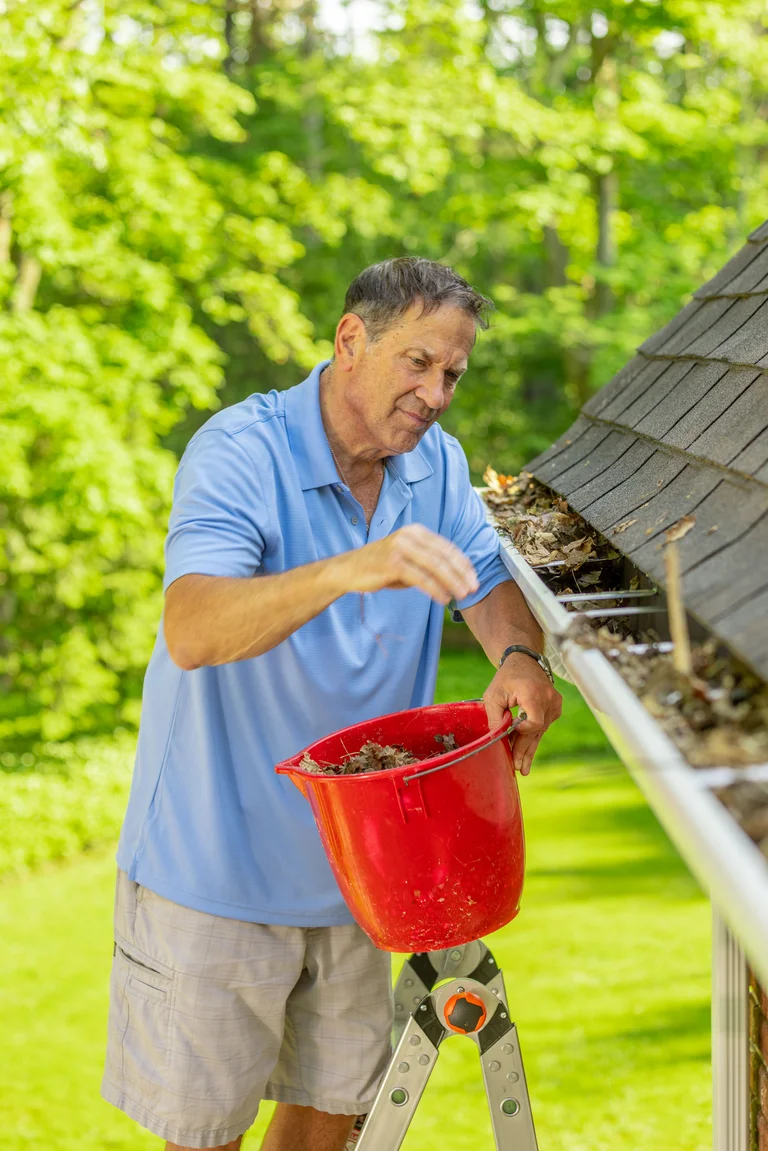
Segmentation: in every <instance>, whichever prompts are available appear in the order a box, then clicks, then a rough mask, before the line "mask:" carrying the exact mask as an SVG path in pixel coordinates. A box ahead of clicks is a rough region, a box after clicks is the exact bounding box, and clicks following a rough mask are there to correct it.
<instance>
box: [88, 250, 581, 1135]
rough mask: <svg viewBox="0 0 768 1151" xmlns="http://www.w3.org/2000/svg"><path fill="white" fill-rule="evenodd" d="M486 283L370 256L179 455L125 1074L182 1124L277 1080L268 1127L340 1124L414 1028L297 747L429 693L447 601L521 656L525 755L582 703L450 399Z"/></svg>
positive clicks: (122, 853)
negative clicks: (349, 893)
mask: <svg viewBox="0 0 768 1151" xmlns="http://www.w3.org/2000/svg"><path fill="white" fill-rule="evenodd" d="M487 305H488V301H487V300H485V299H484V298H483V297H482V296H480V295H479V294H478V293H477V292H475V291H473V289H472V288H470V286H469V285H468V284H467V283H466V282H465V281H464V280H463V279H462V278H461V277H460V276H458V275H456V274H455V273H454V272H452V271H451V270H450V269H449V268H445V267H443V266H442V265H440V264H435V263H432V262H430V261H428V260H418V259H399V260H389V261H386V262H385V263H383V264H377V265H375V266H374V267H371V268H368V269H366V270H365V271H364V272H363V273H361V275H360V276H359V277H358V278H357V279H356V280H355V281H354V283H353V284H352V285H351V287H350V289H349V292H348V293H347V298H346V301H345V310H344V315H343V316H342V318H341V320H340V321H339V324H338V327H337V330H336V338H335V344H334V358H333V360H332V361H331V362H329V363H323V364H319V365H318V366H317V367H316V368H315V369H314V371H313V372H312V373H311V374H310V376H309V378H308V379H307V380H305V381H304V382H303V383H302V384H299V385H298V386H297V387H295V388H291V389H289V390H288V391H287V392H282V393H279V394H278V393H276V392H270V393H269V394H268V395H260V394H256V395H253V396H251V397H250V398H249V399H247V400H245V401H244V402H243V403H241V404H236V405H235V406H234V407H231V408H229V409H227V410H226V411H223V412H221V413H219V414H218V415H216V416H214V417H213V418H212V419H211V420H209V421H208V423H207V424H206V425H205V426H204V427H203V428H202V429H201V430H200V431H199V432H198V433H197V434H196V435H195V436H194V437H193V439H192V440H191V442H190V444H189V447H188V448H187V451H186V452H185V455H184V458H183V459H182V462H181V465H180V468H179V472H178V475H177V479H176V486H175V491H174V503H173V512H172V515H171V522H170V528H169V533H168V543H167V553H166V560H167V564H166V577H165V587H166V600H165V612H164V617H163V626H162V627H161V629H160V633H159V635H158V639H157V645H156V647H155V651H154V653H153V656H152V660H151V662H150V665H149V669H148V671H147V678H146V683H145V692H144V705H143V713H142V722H141V732H140V736H139V748H138V755H137V761H136V769H135V773H134V780H133V786H132V790H131V797H130V801H129V805H128V812H127V815H126V819H125V823H124V826H123V832H122V836H121V841H120V846H119V849H118V865H119V872H118V885H117V900H116V912H115V941H116V946H115V960H114V966H113V974H112V998H111V1010H110V1033H109V1045H108V1052H107V1066H106V1071H105V1077H104V1085H103V1092H104V1095H105V1097H106V1098H107V1099H108V1100H110V1101H111V1102H112V1103H114V1104H115V1105H116V1106H118V1107H120V1108H122V1109H123V1110H124V1111H125V1112H126V1113H127V1114H129V1115H131V1116H132V1117H133V1118H134V1119H136V1120H137V1121H138V1122H139V1123H141V1124H143V1125H144V1126H145V1127H147V1128H149V1130H151V1131H153V1132H155V1133H156V1134H157V1135H159V1136H161V1137H163V1138H164V1139H166V1140H167V1147H168V1148H201V1147H214V1148H223V1147H228V1148H237V1147H239V1145H240V1141H241V1139H242V1135H243V1133H244V1132H245V1131H246V1130H247V1129H248V1127H249V1126H250V1125H251V1124H252V1122H253V1120H254V1118H255V1116H256V1113H257V1110H258V1107H259V1102H260V1100H261V1099H273V1100H277V1102H278V1107H277V1110H276V1112H275V1116H274V1118H273V1120H272V1123H271V1125H270V1128H269V1131H268V1133H267V1135H266V1138H265V1141H264V1143H263V1148H265V1149H266V1151H297V1149H301V1151H338V1149H340V1148H342V1147H343V1146H344V1142H345V1140H346V1138H347V1136H348V1134H349V1131H350V1128H351V1125H352V1122H353V1117H354V1115H356V1114H357V1113H360V1112H364V1111H365V1110H366V1109H367V1108H368V1107H369V1106H370V1104H371V1102H372V1100H373V1097H374V1094H375V1091H376V1087H377V1083H378V1080H379V1079H380V1077H381V1074H382V1071H383V1069H384V1066H385V1064H386V1061H387V1058H388V1055H389V1032H390V1023H391V991H390V973H389V957H388V955H385V954H383V953H381V952H379V951H377V950H376V949H375V948H374V947H373V945H372V944H371V943H370V941H369V940H368V939H367V937H366V936H365V935H364V934H363V932H362V931H361V930H360V928H358V927H357V925H356V924H355V923H354V922H353V920H352V917H351V915H350V914H349V911H348V910H347V908H346V906H345V904H344V902H343V900H342V898H341V895H340V893H339V890H338V887H337V886H336V883H335V881H334V879H333V876H332V874H331V872H330V869H329V866H328V863H327V861H326V859H325V856H324V854H323V850H322V847H321V845H320V841H319V838H318V835H317V832H316V829H315V826H314V823H313V820H312V816H311V813H310V811H309V806H308V804H307V803H306V801H305V800H304V799H303V798H302V797H301V795H300V794H299V792H298V791H297V790H296V789H295V788H294V787H293V785H292V784H291V783H289V782H288V781H287V780H286V779H284V778H281V777H277V776H276V775H275V774H274V772H273V766H274V764H275V763H276V762H278V761H280V760H282V759H285V758H287V757H288V756H290V755H293V754H294V753H295V752H296V751H298V750H299V749H300V748H302V747H303V746H305V745H307V744H308V743H311V742H312V741H314V740H316V739H318V738H320V737H321V736H323V735H325V734H328V733H329V732H331V731H334V730H337V729H339V728H342V727H346V726H348V725H350V724H353V723H357V722H359V721H361V720H363V719H366V718H368V717H370V716H375V715H382V714H385V713H387V712H392V711H398V710H401V709H404V708H408V707H417V706H420V705H423V704H426V703H429V702H431V700H432V698H433V690H434V684H435V677H436V672H437V660H438V653H439V646H440V635H441V630H442V623H443V611H444V606H445V605H446V604H447V603H448V602H449V601H453V603H454V604H455V606H456V608H457V609H458V610H460V611H461V613H462V614H463V616H464V618H465V619H466V621H467V623H468V624H469V626H470V628H471V629H472V631H473V632H474V633H475V635H476V636H477V637H478V639H479V640H480V642H481V643H482V645H483V647H484V649H485V651H486V653H487V654H488V657H489V658H490V660H491V661H492V662H493V663H494V665H497V666H498V664H499V661H500V660H501V661H502V665H501V667H500V668H499V670H497V671H496V673H495V675H494V676H493V678H492V680H491V682H490V685H489V687H488V689H487V691H486V693H485V697H484V698H485V703H486V708H487V711H488V718H489V723H490V724H491V726H498V725H499V724H500V723H501V720H502V716H503V713H504V711H505V709H507V708H508V707H511V706H514V705H515V704H519V705H521V706H522V707H523V708H524V709H525V711H526V712H527V713H528V717H529V718H528V721H527V722H526V723H525V724H524V725H522V726H521V728H520V729H519V730H520V734H519V736H518V738H517V740H516V743H515V747H514V755H515V759H516V763H517V766H518V767H519V768H520V769H521V770H522V771H523V772H527V771H528V770H529V768H530V763H531V759H532V757H533V753H534V750H535V748H536V745H537V743H538V740H539V738H540V736H541V734H542V732H543V731H544V730H545V729H546V727H547V726H548V725H549V724H550V723H551V722H552V721H553V720H554V719H556V718H557V716H558V715H559V714H560V697H559V695H558V693H557V692H556V691H555V689H554V687H553V686H552V683H551V681H550V679H549V677H548V675H547V673H546V671H545V670H544V669H543V667H542V665H541V664H540V662H539V652H540V646H541V633H540V631H539V628H538V627H537V625H536V623H535V621H534V620H533V619H532V617H531V615H530V613H529V611H528V609H527V607H526V605H525V602H524V600H523V598H522V596H521V594H520V592H519V591H518V589H517V587H516V585H515V584H514V583H513V582H511V581H510V578H509V576H508V574H507V571H506V569H505V568H504V565H503V564H502V562H501V559H500V557H499V546H498V540H497V538H496V536H495V534H494V532H493V531H492V530H491V529H490V528H489V527H488V525H487V524H486V522H485V518H484V515H483V511H482V507H481V505H480V501H479V500H478V498H477V496H476V495H475V493H474V492H473V491H472V487H471V485H470V480H469V472H468V468H467V464H466V460H465V458H464V454H463V452H462V450H461V448H460V446H459V444H458V443H457V442H456V440H454V439H452V438H451V437H450V436H447V435H445V434H444V433H443V432H442V430H441V429H440V427H439V426H438V425H437V420H438V418H439V417H440V416H441V415H442V414H443V412H444V411H445V410H446V409H447V407H448V405H449V404H450V403H451V400H452V399H453V396H454V393H455V389H456V386H457V384H458V381H459V378H460V376H461V375H462V373H463V372H464V371H465V370H466V367H467V364H468V361H469V357H470V354H471V351H472V348H473V345H474V341H475V334H476V328H477V327H478V326H480V327H482V326H485V324H484V320H483V318H482V317H483V312H484V310H485V308H486V307H487ZM510 646H514V647H516V650H515V651H514V652H513V653H512V654H511V655H509V658H507V659H506V660H505V659H504V658H503V657H504V654H505V652H506V649H507V648H508V647H510ZM521 648H522V649H523V650H521ZM525 649H527V651H526V650H525Z"/></svg>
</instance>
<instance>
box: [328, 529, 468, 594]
mask: <svg viewBox="0 0 768 1151" xmlns="http://www.w3.org/2000/svg"><path fill="white" fill-rule="evenodd" d="M336 562H337V563H338V564H340V565H343V567H344V573H345V575H344V578H345V581H346V584H347V587H346V590H348V591H360V592H373V591H380V590H381V589H382V588H406V587H416V588H419V589H420V590H421V591H423V592H426V594H427V595H428V596H430V597H431V598H432V599H433V600H436V601H437V602H438V603H442V604H447V603H448V602H449V601H450V600H451V599H457V600H458V599H464V597H465V596H468V595H471V594H472V592H474V591H477V588H478V582H477V574H476V572H475V569H474V567H473V566H472V564H471V563H470V561H469V560H468V559H467V557H466V556H465V555H464V553H463V552H462V551H460V550H459V548H457V547H456V545H455V544H452V543H451V542H450V540H447V539H445V537H444V536H440V535H438V534H437V533H436V532H432V531H430V530H429V528H425V527H424V526H423V524H408V526H407V527H404V528H400V529H399V530H398V531H396V532H393V533H392V535H389V536H386V537H385V538H384V539H382V540H377V541H376V542H375V543H372V544H366V545H365V546H364V547H361V548H357V549H356V550H355V551H351V552H345V553H344V554H343V555H340V556H337V557H336Z"/></svg>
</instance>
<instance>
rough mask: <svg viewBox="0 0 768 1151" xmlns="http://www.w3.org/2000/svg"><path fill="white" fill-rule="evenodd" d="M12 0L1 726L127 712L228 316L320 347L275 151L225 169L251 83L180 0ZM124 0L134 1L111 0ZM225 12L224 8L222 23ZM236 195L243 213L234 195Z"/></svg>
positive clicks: (4, 129)
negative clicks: (209, 327)
mask: <svg viewBox="0 0 768 1151" xmlns="http://www.w3.org/2000/svg"><path fill="white" fill-rule="evenodd" d="M96 12H97V9H96V8H95V7H94V6H92V5H90V4H89V3H87V0H83V2H81V3H75V4H71V3H70V2H69V0H39V2H38V3H36V4H35V5H34V6H32V7H31V6H30V5H28V4H25V3H22V2H21V0H10V2H9V4H8V5H7V6H6V8H5V10H4V15H3V16H2V17H0V35H2V39H3V44H4V55H3V64H2V70H3V81H4V82H3V85H2V117H1V118H0V155H2V157H3V174H2V183H1V184H0V225H1V226H0V359H1V360H2V371H1V372H0V380H1V381H2V382H0V410H1V413H2V436H3V447H4V450H3V453H2V457H1V458H0V538H1V539H2V568H1V569H0V615H1V616H2V623H3V627H2V640H1V641H0V643H1V646H0V736H2V737H3V738H4V739H5V740H7V741H11V742H13V741H14V740H19V741H29V740H31V739H36V738H39V737H42V738H44V739H51V738H61V737H64V736H66V735H68V734H69V733H70V732H72V731H86V730H98V729H103V728H104V727H107V728H109V727H110V726H113V725H114V723H115V720H116V718H117V719H121V720H122V721H123V722H132V721H134V720H135V718H136V716H137V708H138V696H139V692H140V682H141V676H142V673H143V668H144V666H145V665H146V660H147V657H148V654H149V650H150V645H151V638H152V634H153V632H154V629H155V626H156V621H157V618H158V616H159V613H160V606H161V601H160V598H159V597H160V593H159V575H160V570H161V565H162V541H163V536H164V530H165V524H166V517H167V511H168V507H169V502H170V494H171V486H172V477H173V472H174V468H175V457H174V455H173V454H172V453H171V451H169V450H168V449H166V448H164V447H163V446H162V443H161V439H162V437H163V436H164V435H166V434H167V433H168V432H169V431H170V430H171V428H172V427H173V426H174V425H175V424H176V423H177V422H178V421H179V419H180V418H181V417H182V416H183V415H184V413H185V411H186V410H187V409H188V408H189V407H190V406H193V407H197V408H199V409H210V408H211V407H212V406H214V405H215V402H216V389H217V388H218V387H219V385H220V383H221V381H222V365H223V360H224V356H223V354H222V352H221V350H220V348H219V347H218V346H217V344H216V342H215V341H214V340H213V339H212V338H211V335H210V332H207V331H206V330H205V327H204V322H206V321H207V322H208V323H209V324H213V325H215V324H219V323H225V322H228V321H232V320H236V321H242V322H244V323H246V324H247V325H249V326H250V329H251V331H252V332H253V334H254V338H255V340H256V341H257V342H258V345H259V347H260V348H261V349H262V351H263V354H264V355H265V356H266V357H271V358H273V359H275V360H278V361H280V360H283V361H284V360H287V359H288V358H291V359H292V360H293V361H294V362H296V363H299V364H303V365H306V366H308V365H311V364H312V363H313V362H314V361H315V359H316V358H317V356H318V354H319V352H320V350H321V349H320V348H318V346H317V345H316V344H315V342H314V338H313V333H312V327H311V324H310V323H309V321H308V320H307V319H306V318H305V317H304V316H303V315H302V313H301V310H300V307H299V302H298V298H297V296H296V294H295V293H294V292H292V291H291V290H290V289H289V288H288V287H287V286H286V285H285V284H284V283H283V282H282V281H281V280H280V278H279V273H280V272H281V271H283V270H284V269H285V268H286V267H287V266H289V265H290V264H291V263H292V262H293V261H294V260H296V259H297V258H298V257H299V256H300V255H301V254H302V251H303V248H302V245H301V243H300V241H299V240H298V239H297V238H296V237H295V236H294V235H293V232H292V229H291V224H290V221H289V220H286V218H285V215H284V214H283V213H280V212H276V211H274V205H275V204H276V203H277V202H278V201H279V189H280V184H281V180H282V175H281V172H280V171H279V166H275V165H269V164H265V165H261V166H259V167H258V168H256V169H255V170H241V169H238V170H235V169H233V168H232V166H231V165H227V164H226V163H222V162H221V161H219V160H217V159H215V158H214V157H211V156H210V155H206V154H205V151H204V148H203V146H202V145H203V144H204V143H205V141H210V140H215V141H218V142H229V143H231V142H233V141H237V140H240V139H242V138H243V136H244V132H243V128H242V126H241V123H240V117H242V116H247V115H249V114H251V113H252V112H253V108H254V103H253V98H252V96H251V95H250V94H249V93H248V92H246V91H245V90H244V89H243V88H242V87H240V86H238V85H236V84H234V83H232V82H231V81H230V80H229V79H228V78H227V77H226V75H225V74H224V72H223V70H222V67H221V61H222V59H223V57H224V54H225V45H224V41H223V38H222V37H221V36H220V35H218V34H217V33H216V30H215V28H214V30H213V31H212V27H211V12H210V11H209V10H207V9H206V8H205V7H203V6H201V5H200V4H198V3H195V2H194V0H163V3H157V4H154V3H151V2H145V3H142V4H140V5H130V6H129V5H126V4H123V3H120V2H111V3H107V4H106V6H105V9H104V12H103V19H102V20H98V19H97V17H96ZM129 13H130V14H129ZM221 23H222V27H223V20H222V21H221ZM243 207H245V211H244V210H243Z"/></svg>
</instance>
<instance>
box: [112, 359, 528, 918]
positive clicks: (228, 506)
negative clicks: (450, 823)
mask: <svg viewBox="0 0 768 1151" xmlns="http://www.w3.org/2000/svg"><path fill="white" fill-rule="evenodd" d="M325 366H326V364H325V363H321V364H318V366H317V367H316V368H315V369H314V371H313V372H312V373H311V375H310V376H309V377H308V379H306V380H304V382H303V383H301V384H299V385H298V386H297V387H294V388H290V389H289V390H288V391H284V392H274V391H273V392H269V393H268V394H267V395H253V396H250V397H249V398H248V399H247V400H244V401H243V402H242V403H240V404H235V405H234V406H232V407H230V408H227V409H226V410H225V411H222V412H219V413H217V414H216V415H215V416H213V418H212V419H210V420H209V421H208V422H207V423H206V424H205V426H204V427H203V428H201V429H200V431H199V432H197V433H196V435H194V436H193V437H192V439H191V440H190V443H189V446H188V447H187V450H186V452H185V453H184V456H183V458H182V461H181V464H180V466H179V470H178V474H177V476H176V483H175V486H174V498H173V510H172V512H171V519H170V526H169V531H168V539H167V543H166V573H165V587H166V588H167V587H168V586H169V585H170V584H171V583H173V581H174V580H176V579H178V578H179V577H180V576H183V575H188V574H191V573H195V572H196V573H199V574H203V575H212V576H240V577H248V576H255V575H257V574H258V573H261V572H264V573H272V574H273V573H279V572H284V571H288V570H289V569H290V568H294V567H298V566H299V565H300V564H307V563H312V562H313V561H315V560H321V559H325V558H327V557H330V556H333V555H337V554H339V553H340V552H345V551H349V550H350V549H352V548H358V547H363V545H364V544H366V543H368V542H371V541H373V540H377V539H381V538H382V537H383V536H386V535H388V534H389V533H390V532H393V531H396V530H397V529H398V528H401V527H403V526H405V525H406V524H410V523H421V524H425V525H426V526H427V527H429V528H431V529H432V530H433V531H435V532H439V533H440V534H441V535H443V536H446V537H447V538H449V539H451V540H453V542H454V543H455V544H456V545H457V546H458V547H459V548H461V550H462V551H463V552H464V553H465V554H466V555H467V556H469V558H470V559H471V561H472V563H473V564H474V566H475V569H476V570H477V574H478V578H479V582H480V586H479V589H478V591H477V592H475V593H474V594H473V595H471V596H468V597H467V598H466V599H464V600H461V601H460V602H459V603H458V604H457V605H456V606H457V607H458V608H459V609H461V608H463V607H471V606H472V604H474V603H477V602H478V601H479V600H481V599H483V597H484V596H486V595H487V594H488V592H489V591H491V589H492V588H493V587H495V586H496V585H497V584H499V583H501V582H502V581H504V580H506V579H509V574H508V572H507V570H506V568H505V567H504V564H503V563H502V561H501V558H500V554H499V541H498V538H497V536H496V534H495V532H494V531H493V530H492V529H491V528H490V527H489V526H488V524H487V523H486V520H485V515H484V512H483V508H482V505H481V502H480V499H479V497H478V496H477V494H476V493H475V492H474V491H473V490H472V487H471V484H470V479H469V471H468V468H467V463H466V459H465V457H464V453H463V451H462V449H461V447H460V446H459V444H458V443H457V441H456V440H455V439H453V438H452V437H451V436H448V435H446V434H445V433H444V432H443V431H442V429H441V428H440V427H438V426H437V425H435V426H433V427H431V428H430V429H429V431H428V432H427V433H426V434H425V435H424V437H423V439H422V441H421V443H420V444H419V446H418V447H417V448H415V449H414V451H412V452H408V453H407V454H405V455H401V456H391V457H390V458H389V459H388V460H387V462H386V475H385V477H384V482H383V486H382V489H381V495H380V497H379V503H378V507H377V508H376V511H375V513H374V515H373V518H372V520H371V525H370V530H368V529H366V524H365V515H364V513H363V509H362V507H361V506H360V504H359V503H358V502H357V500H356V499H355V498H354V497H353V496H352V494H351V493H350V491H349V489H348V488H347V487H346V485H345V484H343V483H342V482H341V481H340V479H339V475H338V472H337V470H336V466H335V464H334V462H333V458H332V456H331V452H330V449H329V447H328V440H327V439H326V435H325V431H324V428H323V423H322V419H321V415H320V402H319V391H318V389H319V376H320V372H321V371H322V369H323V368H324V367H325ZM361 598H362V612H361ZM442 626H443V608H442V607H441V606H440V605H439V604H437V603H434V602H433V601H432V600H430V599H429V597H428V596H427V595H425V594H424V593H423V592H421V591H418V590H414V589H406V590H402V591H380V592H376V593H373V594H366V595H365V596H364V597H361V596H360V595H359V594H356V593H355V594H348V595H345V596H342V597H341V598H340V599H338V600H337V601H336V602H335V603H332V604H331V605H330V607H328V608H326V609H325V611H323V612H321V613H320V615H319V616H317V617H316V618H315V619H313V620H310V622H309V623H306V624H304V626H303V627H301V628H299V629H298V631H296V632H294V633H293V635H291V636H289V637H288V639H286V640H284V641H283V642H282V643H281V644H278V646H277V647H275V648H273V649H272V651H268V652H266V653H265V654H264V655H260V656H257V657H256V658H255V659H246V660H240V661H238V662H236V663H229V664H225V665H223V666H221V667H202V668H198V669H197V670H196V671H182V670H181V669H180V668H179V667H177V666H176V664H174V662H173V661H172V659H171V657H170V655H169V654H168V649H167V647H166V645H165V640H164V638H163V631H162V626H161V628H160V630H159V632H158V636H157V641H156V643H155V648H154V651H153V653H152V658H151V660H150V663H149V667H148V669H147V674H146V678H145V681H144V699H143V708H142V716H141V728H140V732H139V742H138V751H137V756H136V765H135V769H134V775H133V782H132V786H131V793H130V799H129V802H128V811H127V814H126V817H125V822H124V824H123V829H122V835H121V838H120V845H119V848H118V855H117V860H118V864H119V866H120V867H121V868H122V869H123V870H124V871H126V872H127V873H128V876H129V877H130V878H131V879H134V880H136V881H137V882H138V883H140V884H142V885H143V886H145V887H147V888H149V889H150V890H151V891H155V892H157V894H159V895H162V896H165V898H167V899H171V900H173V901H174V902H176V903H180V904H182V905H185V906H187V907H192V908H196V909H197V910H199V911H207V912H211V913H213V914H215V915H223V916H228V917H230V918H234V919H244V920H251V921H253V922H260V923H277V924H289V925H290V924H293V925H297V926H325V925H331V924H338V923H351V922H353V920H352V916H351V915H350V913H349V911H348V910H347V907H346V904H345V903H344V900H343V899H342V896H341V893H340V891H339V888H338V886H337V884H336V881H335V879H334V878H333V874H332V872H331V869H330V867H329V865H328V861H327V859H326V857H325V853H324V851H323V848H322V845H321V843H320V838H319V835H318V832H317V829H316V827H315V823H314V820H313V817H312V812H311V811H310V807H309V804H308V803H307V801H306V800H305V799H304V798H303V796H302V795H301V794H300V792H299V791H298V790H297V788H296V787H295V786H294V784H293V783H291V781H290V780H289V779H288V778H287V777H285V776H278V775H276V774H275V772H274V770H273V769H274V765H275V764H276V763H279V762H280V761H281V760H283V759H286V758H288V757H289V756H291V755H294V754H295V753H296V752H297V751H300V750H301V749H302V748H303V747H306V746H307V744H310V743H312V742H313V741H314V740H317V739H320V738H321V737H323V736H325V735H328V734H330V733H331V732H333V731H337V730H339V729H340V728H344V727H348V726H349V725H350V724H354V723H359V722H360V721H361V720H364V719H368V718H371V717H373V716H378V715H385V714H386V713H388V712H392V711H399V710H400V709H403V708H409V707H419V706H422V705H424V704H428V703H431V702H432V701H433V698H434V687H435V679H436V675H437V662H438V654H439V649H440V636H441V631H442ZM490 672H491V669H490V667H489V678H490Z"/></svg>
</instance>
